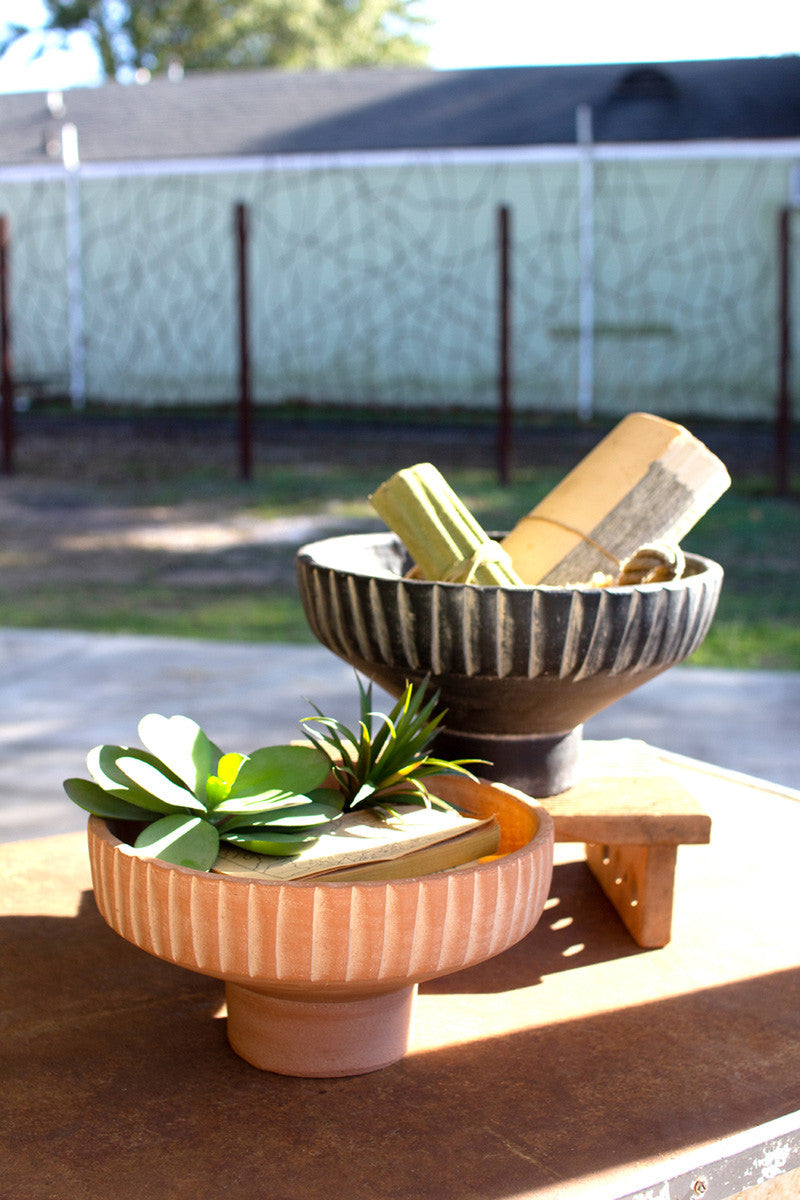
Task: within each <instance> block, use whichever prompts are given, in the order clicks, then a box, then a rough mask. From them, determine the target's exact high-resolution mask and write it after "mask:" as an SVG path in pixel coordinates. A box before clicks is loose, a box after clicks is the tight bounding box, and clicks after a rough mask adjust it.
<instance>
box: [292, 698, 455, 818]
mask: <svg viewBox="0 0 800 1200" xmlns="http://www.w3.org/2000/svg"><path fill="white" fill-rule="evenodd" d="M426 687H427V680H426V681H424V682H423V683H422V684H420V686H419V687H417V688H414V687H413V685H412V684H410V683H408V684H406V688H405V691H404V692H403V694H402V696H401V697H400V699H399V700H398V701H397V703H396V704H395V706H394V708H393V709H392V711H391V712H390V713H389V714H388V716H385V715H383V714H379V713H376V712H374V711H373V709H372V684H370V685H369V686H368V687H367V688H365V687H364V685H363V684H362V683H361V680H360V679H359V680H358V689H359V696H360V707H361V713H360V720H359V724H358V731H357V732H355V731H353V730H351V729H348V727H347V726H346V725H344V724H343V723H342V722H341V721H337V720H336V719H335V718H334V717H326V716H324V715H323V714H322V713H321V712H320V710H319V709H318V708H317V706H316V705H313V706H312V707H313V708H315V709H316V712H317V716H316V717H305V718H304V719H303V722H302V724H303V726H304V728H305V730H306V734H307V736H308V737H309V738H311V740H312V741H313V742H314V744H315V745H316V746H317V747H318V748H319V749H320V750H321V751H322V753H323V754H325V755H326V756H327V758H328V760H329V762H330V767H331V772H332V774H333V777H334V779H335V780H336V782H337V784H338V785H339V787H340V789H341V791H342V794H343V796H344V811H345V812H352V811H353V810H354V809H357V808H371V807H382V808H386V807H387V805H388V804H390V803H391V801H390V799H389V798H390V797H391V796H397V795H399V796H401V797H402V800H403V803H407V804H415V803H419V804H425V805H426V806H431V805H433V806H435V807H438V808H444V809H447V808H448V805H446V804H444V803H443V802H442V801H441V800H438V799H437V798H436V797H434V796H431V794H430V792H429V791H428V789H427V788H426V786H425V784H424V783H423V779H424V778H425V777H426V776H430V775H441V774H443V773H445V772H452V771H456V772H459V773H460V774H463V775H469V774H470V773H469V771H467V770H465V768H464V762H465V761H466V760H460V761H459V760H456V761H453V762H448V761H445V760H444V759H440V758H434V757H433V756H432V755H431V754H430V753H429V751H430V748H431V745H432V743H433V739H434V737H435V735H436V730H437V728H438V726H439V725H440V723H441V721H442V718H443V717H444V712H440V713H439V714H438V715H437V716H434V715H433V713H434V709H435V708H436V704H437V702H438V699H439V693H438V692H436V693H435V695H434V696H432V697H431V698H430V699H429V700H428V701H427V702H426V701H425V692H426ZM376 716H382V718H383V719H382V724H381V725H380V726H379V727H378V728H377V729H375V728H374V726H373V718H374V717H376ZM315 724H316V725H318V726H321V727H322V731H323V732H320V731H319V730H315V729H313V728H310V727H309V726H312V725H315Z"/></svg>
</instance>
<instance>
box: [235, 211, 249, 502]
mask: <svg viewBox="0 0 800 1200" xmlns="http://www.w3.org/2000/svg"><path fill="white" fill-rule="evenodd" d="M235 227H236V266H237V278H238V293H239V404H238V413H239V422H238V424H239V475H240V477H241V478H242V479H250V477H251V475H252V473H253V436H252V426H253V421H252V408H253V402H252V396H251V391H250V331H249V323H250V305H249V294H248V274H247V246H248V243H247V235H248V224H247V206H246V205H244V204H242V203H239V204H237V205H236V216H235Z"/></svg>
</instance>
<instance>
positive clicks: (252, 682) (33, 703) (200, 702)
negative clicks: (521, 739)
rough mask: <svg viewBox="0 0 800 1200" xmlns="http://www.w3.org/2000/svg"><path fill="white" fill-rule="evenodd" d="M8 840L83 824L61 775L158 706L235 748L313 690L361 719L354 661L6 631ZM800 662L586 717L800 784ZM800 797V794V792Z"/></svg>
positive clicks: (4, 833) (131, 730) (316, 654)
mask: <svg viewBox="0 0 800 1200" xmlns="http://www.w3.org/2000/svg"><path fill="white" fill-rule="evenodd" d="M0 677H2V679H3V686H2V689H1V690H0V752H1V757H0V841H3V842H10V841H16V840H19V839H23V838H31V837H40V836H45V835H48V834H53V833H68V832H72V831H75V830H79V829H82V828H83V827H84V824H85V821H84V817H83V815H82V813H81V812H80V811H79V810H78V809H76V808H75V807H74V806H73V805H71V804H70V803H69V801H68V800H67V798H66V796H65V795H64V793H63V791H62V788H61V781H62V780H63V779H64V778H66V777H67V776H70V775H83V774H85V755H86V752H87V750H89V749H90V748H91V747H92V746H94V745H97V744H98V743H101V742H113V743H123V744H126V743H134V744H136V743H137V736H136V726H137V723H138V720H139V718H140V717H141V716H143V715H144V714H145V713H147V712H151V711H156V712H161V713H164V714H165V715H167V716H170V715H172V714H173V713H185V714H187V715H189V716H192V717H193V718H194V719H195V720H197V721H198V722H199V723H200V725H202V726H203V728H204V729H205V730H206V731H207V732H208V734H209V735H210V736H211V737H212V738H213V739H214V740H215V741H216V742H217V743H218V744H219V745H221V746H222V747H223V748H224V749H226V750H233V749H238V750H242V751H248V750H253V749H255V748H256V747H257V746H260V745H265V744H267V743H269V742H280V741H288V740H290V739H291V738H293V737H296V736H298V732H299V731H298V722H299V720H300V718H301V717H302V716H306V715H308V714H309V713H310V711H311V709H310V705H309V703H308V701H313V702H314V703H315V704H317V705H318V706H319V707H320V708H322V709H324V710H325V711H326V712H329V713H332V714H335V715H336V716H340V717H342V718H344V719H346V720H351V719H353V718H354V717H355V715H356V712H357V694H356V688H355V684H354V677H353V671H352V669H351V667H350V666H349V665H348V664H347V663H345V662H343V661H341V660H340V659H338V658H336V657H335V656H334V655H332V654H331V653H330V652H329V651H328V650H326V649H324V648H323V647H321V646H290V645H271V644H243V643H234V644H231V643H223V642H202V641H193V640H185V639H177V638H156V637H134V636H128V635H121V634H118V635H100V634H89V633H59V632H54V631H50V630H25V629H4V630H0ZM798 733H800V673H792V672H761V671H759V672H740V671H725V670H717V669H711V668H703V667H691V666H680V667H674V668H672V669H671V670H669V671H667V672H665V673H664V674H663V675H661V676H659V677H658V678H657V679H654V680H652V681H651V682H650V683H648V684H645V685H644V686H643V687H642V688H640V689H638V690H637V691H634V692H632V693H631V694H630V695H629V696H627V697H625V698H624V699H622V700H620V701H618V702H617V703H616V704H615V705H613V706H612V707H611V708H609V709H606V710H605V711H604V712H602V713H599V714H598V715H597V716H595V717H593V718H592V719H591V720H590V721H589V722H588V723H587V725H586V727H585V735H586V736H587V737H591V738H601V739H606V738H620V737H632V738H641V739H643V740H645V741H647V742H649V743H650V744H651V745H653V746H657V747H659V748H660V749H664V750H669V751H671V752H673V753H675V754H679V755H684V756H687V757H689V758H692V759H700V760H702V761H704V762H708V763H713V764H714V765H716V766H720V767H724V768H726V769H728V770H730V771H733V772H738V773H743V774H745V775H749V776H754V777H756V778H758V779H760V780H766V781H769V782H771V783H774V784H779V785H783V787H784V788H786V787H788V788H791V789H800V736H798ZM798 796H799V797H800V792H799V793H798Z"/></svg>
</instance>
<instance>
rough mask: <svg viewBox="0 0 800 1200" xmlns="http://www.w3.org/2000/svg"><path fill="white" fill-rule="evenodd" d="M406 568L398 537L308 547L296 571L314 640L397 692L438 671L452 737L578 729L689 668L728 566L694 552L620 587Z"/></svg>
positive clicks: (372, 536) (361, 536) (340, 540)
mask: <svg viewBox="0 0 800 1200" xmlns="http://www.w3.org/2000/svg"><path fill="white" fill-rule="evenodd" d="M408 565H409V563H408V558H407V555H406V553H405V551H404V548H403V547H402V545H401V543H400V542H399V541H398V539H397V538H396V537H395V536H394V535H392V534H353V535H348V536H345V537H339V538H327V539H325V540H323V541H319V542H314V543H312V544H310V545H308V546H304V547H303V548H302V549H301V550H300V551H299V553H298V555H297V575H298V582H299V588H300V595H301V598H302V601H303V606H304V609H305V613H306V617H307V619H308V622H309V625H310V627H311V629H312V631H313V632H314V634H315V636H316V637H317V638H318V639H319V640H320V641H321V642H322V643H323V645H325V646H327V647H328V648H329V649H330V650H332V651H333V652H334V653H335V654H338V655H339V656H340V657H342V658H344V659H346V660H347V661H348V662H351V663H352V664H353V665H354V666H355V667H357V668H358V669H359V670H361V671H363V672H364V673H365V674H367V675H369V676H370V677H371V678H373V679H375V680H376V681H377V682H379V683H380V684H381V685H382V686H383V687H385V688H386V689H387V690H388V691H389V692H391V693H393V694H395V695H397V694H399V692H400V691H401V690H402V687H403V685H404V682H405V680H406V679H412V680H415V681H416V680H419V679H421V678H422V677H424V676H425V675H428V674H429V675H430V676H431V677H432V678H433V680H434V681H435V683H436V685H437V686H438V687H439V688H440V689H441V692H442V703H443V704H444V706H445V707H446V708H447V709H448V716H447V725H448V728H453V729H467V730H469V729H475V730H476V731H478V730H479V731H481V732H483V733H499V734H528V733H531V732H537V733H551V732H556V731H562V730H565V729H570V728H573V727H574V726H576V725H577V724H579V723H581V722H583V721H584V720H586V719H587V718H588V717H589V716H591V715H592V714H593V713H594V712H597V711H599V709H601V708H603V707H605V706H606V705H607V704H609V703H611V702H612V701H613V700H615V699H617V698H618V697H619V696H621V695H623V694H625V693H626V692H627V691H630V690H631V689H632V688H634V687H636V686H638V684H640V683H643V682H645V680H646V679H649V678H652V676H653V675H656V674H658V673H659V672H660V671H663V670H665V669H666V668H667V667H669V666H672V665H673V664H674V663H677V662H680V661H682V660H683V659H685V658H687V657H688V656H689V655H690V654H691V653H692V652H693V651H694V650H696V649H697V647H698V646H699V645H700V643H701V642H702V641H703V638H704V637H705V635H706V633H707V632H708V628H709V625H710V623H711V620H712V618H713V615H714V611H715V609H716V605H717V600H718V597H719V591H720V587H721V583H722V568H721V567H719V566H718V564H716V563H713V562H711V561H710V560H709V559H705V558H701V557H699V556H697V555H687V574H686V575H685V576H684V578H682V579H680V580H676V581H674V582H670V583H659V584H644V585H636V586H627V587H611V588H592V587H574V588H563V587H517V588H514V587H474V586H469V585H464V584H452V583H438V582H428V581H420V580H414V579H407V578H405V577H404V576H405V572H406V571H407V569H408ZM498 682H502V685H503V687H502V700H501V701H500V702H499V704H500V709H501V710H502V711H498V712H496V713H494V714H493V713H491V712H489V708H490V705H489V700H488V697H489V696H490V693H491V691H492V690H493V688H496V685H497V683H498Z"/></svg>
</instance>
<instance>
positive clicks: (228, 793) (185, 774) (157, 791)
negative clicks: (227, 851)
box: [64, 713, 342, 871]
mask: <svg viewBox="0 0 800 1200" xmlns="http://www.w3.org/2000/svg"><path fill="white" fill-rule="evenodd" d="M139 737H140V738H141V740H142V742H143V743H144V745H145V747H146V749H145V750H138V749H135V748H133V749H132V748H130V747H128V746H108V745H107V746H95V748H94V749H93V750H90V751H89V754H88V755H87V758H86V765H87V767H88V768H89V774H90V775H91V776H92V778H91V780H88V779H66V780H65V781H64V790H65V792H66V793H67V795H68V796H69V798H70V800H72V801H73V803H75V804H77V805H78V806H79V807H80V808H83V809H85V810H86V811H87V812H90V813H94V814H95V815H96V816H99V817H104V818H106V819H113V820H121V821H136V822H139V823H144V824H145V828H144V829H142V831H141V832H140V833H139V835H138V837H137V838H136V840H135V842H134V848H135V849H136V850H138V851H141V853H143V854H146V855H147V856H149V857H153V858H161V859H164V860H165V861H166V862H171V863H175V864H176V865H178V866H182V867H193V868H194V869H195V870H198V871H207V870H209V869H210V868H211V866H212V865H213V863H214V861H215V859H216V857H217V855H218V853H219V843H220V840H223V841H226V842H231V843H232V844H235V845H237V846H241V847H243V848H244V849H247V850H254V851H256V852H257V853H268V854H284V855H288V854H297V853H299V851H300V850H301V849H302V848H303V846H305V845H307V844H308V842H309V841H312V840H313V839H314V836H315V835H314V829H315V827H317V826H320V825H322V824H325V823H327V822H328V821H330V820H333V819H335V818H336V817H337V816H338V815H339V813H340V812H341V808H342V800H341V797H340V796H339V795H338V794H337V793H336V792H334V791H331V790H330V789H327V788H323V787H322V786H321V785H322V784H323V783H324V782H325V779H326V777H327V775H328V773H329V764H328V761H327V759H326V758H325V756H324V755H323V754H321V753H320V752H319V751H318V750H317V749H315V747H313V746H268V747H265V748H264V749H262V750H256V751H255V752H254V753H253V754H251V755H244V754H223V753H222V751H221V750H220V749H219V748H218V747H217V746H215V745H214V743H213V742H211V741H210V740H209V739H208V738H207V737H206V735H205V733H204V732H203V730H202V729H201V728H200V727H199V725H197V724H195V722H194V721H192V720H191V719H190V718H189V717H183V716H175V717H162V716H160V715H159V714H158V713H149V714H148V715H147V716H146V717H143V718H142V720H141V721H140V722H139ZM266 846H270V847H271V848H270V849H265V847H266Z"/></svg>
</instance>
